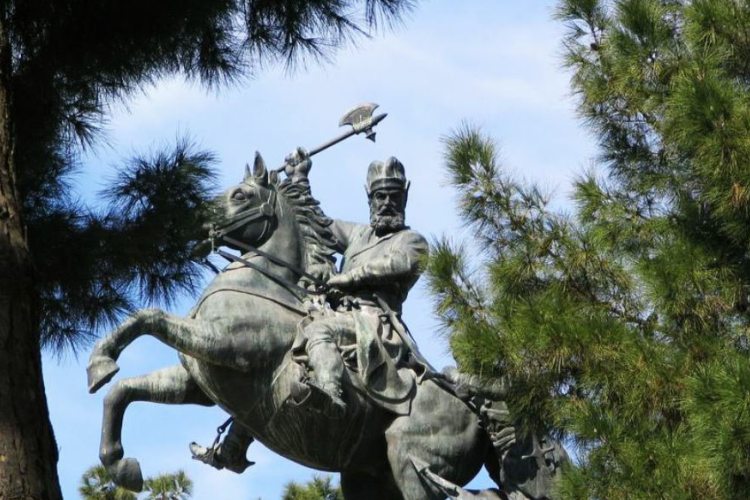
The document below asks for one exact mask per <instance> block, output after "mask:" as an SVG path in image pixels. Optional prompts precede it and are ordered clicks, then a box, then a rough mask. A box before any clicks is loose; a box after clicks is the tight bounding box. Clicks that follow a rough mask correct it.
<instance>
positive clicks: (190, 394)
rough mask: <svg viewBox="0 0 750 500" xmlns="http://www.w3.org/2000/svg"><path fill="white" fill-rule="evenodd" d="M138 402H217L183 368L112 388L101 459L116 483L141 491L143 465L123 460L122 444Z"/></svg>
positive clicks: (105, 420)
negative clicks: (124, 422) (127, 414)
mask: <svg viewBox="0 0 750 500" xmlns="http://www.w3.org/2000/svg"><path fill="white" fill-rule="evenodd" d="M134 401H149V402H152V403H165V404H197V405H202V406H211V405H213V404H214V403H213V401H211V400H210V399H209V398H208V397H207V396H206V395H205V394H204V393H203V391H201V389H200V388H199V387H198V385H197V384H196V383H195V381H194V380H193V379H192V377H190V374H189V373H188V372H187V370H185V368H184V367H183V366H182V365H176V366H170V367H169V368H163V369H161V370H158V371H155V372H153V373H149V374H148V375H143V376H140V377H132V378H127V379H124V380H120V381H118V382H117V384H115V385H114V387H112V389H110V391H109V393H107V396H106V397H105V398H104V416H103V418H102V437H101V444H100V447H99V458H100V460H101V461H102V464H104V465H105V466H106V467H107V470H109V472H110V473H111V474H112V476H113V478H114V481H115V483H117V484H119V485H121V486H123V487H124V488H127V489H130V490H133V491H140V490H141V488H142V487H143V476H142V475H141V468H140V465H139V464H138V461H137V460H135V459H133V458H127V459H123V456H124V453H123V448H122V441H121V434H122V420H123V417H124V415H125V409H126V408H127V407H128V405H129V404H130V403H132V402H134Z"/></svg>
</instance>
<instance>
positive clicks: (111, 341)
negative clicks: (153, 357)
mask: <svg viewBox="0 0 750 500" xmlns="http://www.w3.org/2000/svg"><path fill="white" fill-rule="evenodd" d="M222 333H223V332H221V331H217V329H216V328H214V326H213V325H212V324H210V323H207V322H203V321H199V320H196V319H191V318H180V317H177V316H174V315H171V314H167V313H165V312H164V311H162V310H160V309H141V310H140V311H136V312H135V313H133V314H132V315H131V316H130V317H129V318H128V319H127V320H125V321H123V322H122V324H121V325H120V326H119V327H117V329H115V330H114V331H113V332H112V333H110V334H109V335H107V336H106V337H104V338H102V339H101V340H99V341H98V342H97V343H96V344H95V345H94V349H93V350H92V351H91V356H90V357H89V365H88V367H87V372H88V381H89V392H92V393H93V392H96V391H97V390H98V389H99V388H100V387H101V386H103V385H104V384H106V383H107V382H109V381H110V380H111V379H112V377H113V376H114V375H115V373H117V371H118V370H119V367H118V366H117V363H116V362H115V361H116V360H117V358H118V357H119V356H120V353H121V352H122V351H123V350H124V349H125V348H126V347H127V346H128V345H129V344H130V343H131V342H133V341H134V340H135V339H137V338H138V337H140V336H142V335H151V336H153V337H155V338H157V339H159V340H160V341H162V342H164V343H165V344H167V345H168V346H170V347H173V348H175V349H177V350H178V351H180V352H181V353H183V354H187V355H188V356H191V357H194V358H198V359H201V360H203V361H206V362H209V363H212V364H216V365H222V366H227V367H230V368H236V369H240V370H242V369H244V368H246V367H247V366H248V365H249V363H250V360H249V359H248V358H247V356H246V355H245V353H247V352H248V346H247V345H241V344H242V342H243V340H242V338H241V337H242V336H239V335H224V334H222Z"/></svg>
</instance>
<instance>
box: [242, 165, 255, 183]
mask: <svg viewBox="0 0 750 500" xmlns="http://www.w3.org/2000/svg"><path fill="white" fill-rule="evenodd" d="M252 176H253V173H252V172H251V171H250V165H248V164H247V163H245V179H244V180H249V179H250V178H251V177H252Z"/></svg>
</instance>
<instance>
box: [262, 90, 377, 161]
mask: <svg viewBox="0 0 750 500" xmlns="http://www.w3.org/2000/svg"><path fill="white" fill-rule="evenodd" d="M377 107H378V105H377V104H375V103H372V102H368V103H364V104H360V105H359V106H357V107H356V108H353V109H351V110H349V111H347V112H346V114H345V115H344V116H342V117H341V120H339V127H343V126H344V125H350V126H351V127H352V128H351V130H349V131H347V132H344V133H343V134H341V135H340V136H338V137H335V138H333V139H331V140H330V141H328V142H325V143H323V144H321V145H320V146H318V147H316V148H313V149H311V150H309V151H308V153H307V156H313V155H316V154H318V153H320V152H321V151H323V150H324V149H328V148H330V147H331V146H333V145H334V144H338V143H339V142H341V141H343V140H344V139H347V138H349V137H351V136H353V135H356V134H361V133H364V134H365V137H367V138H368V139H370V140H371V141H372V142H375V130H374V128H375V125H377V124H378V123H380V122H381V121H382V120H383V118H385V117H386V116H388V113H381V114H379V115H375V116H373V112H374V111H375V109H376V108H377ZM286 166H287V164H286V163H285V164H284V165H282V166H280V167H279V168H277V169H276V172H281V171H282V170H284V169H285V168H286Z"/></svg>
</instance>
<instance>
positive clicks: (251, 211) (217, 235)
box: [209, 189, 276, 241]
mask: <svg viewBox="0 0 750 500" xmlns="http://www.w3.org/2000/svg"><path fill="white" fill-rule="evenodd" d="M241 214H242V215H240V217H239V218H237V219H235V221H234V222H232V223H231V224H229V225H228V226H226V227H222V228H221V229H215V228H212V229H211V233H210V234H209V238H211V241H220V240H222V239H223V238H225V237H226V235H228V234H229V233H231V232H232V231H234V230H235V229H237V228H240V227H242V226H245V225H247V224H250V223H252V222H255V221H257V220H263V231H262V232H261V233H260V237H259V238H258V241H265V238H266V236H268V235H269V231H270V229H271V226H272V224H273V221H274V219H275V218H276V191H274V190H273V189H269V190H268V199H267V200H266V201H264V202H263V203H261V204H260V205H258V206H257V207H251V208H248V209H247V210H245V211H244V212H241Z"/></svg>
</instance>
